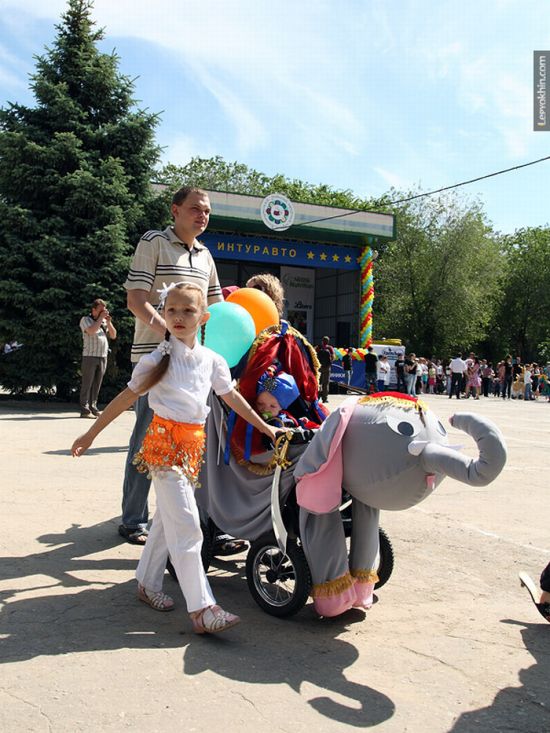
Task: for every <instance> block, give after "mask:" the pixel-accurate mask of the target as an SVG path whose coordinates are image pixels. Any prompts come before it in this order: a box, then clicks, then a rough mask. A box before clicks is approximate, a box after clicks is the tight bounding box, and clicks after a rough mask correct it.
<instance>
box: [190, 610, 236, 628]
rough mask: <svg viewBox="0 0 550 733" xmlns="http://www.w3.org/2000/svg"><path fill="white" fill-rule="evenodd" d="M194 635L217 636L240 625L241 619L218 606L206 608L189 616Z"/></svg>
mask: <svg viewBox="0 0 550 733" xmlns="http://www.w3.org/2000/svg"><path fill="white" fill-rule="evenodd" d="M190 616H191V622H192V624H193V631H194V632H195V634H219V633H220V631H226V630H227V629H230V628H231V627H232V626H236V625H237V624H238V623H240V621H241V619H240V618H239V617H238V616H235V614H233V613H228V612H227V611H224V610H223V609H222V608H220V606H208V607H207V608H203V609H202V610H201V611H197V612H195V613H193V614H190Z"/></svg>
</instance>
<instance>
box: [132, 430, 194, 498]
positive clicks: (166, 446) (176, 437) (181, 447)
mask: <svg viewBox="0 0 550 733" xmlns="http://www.w3.org/2000/svg"><path fill="white" fill-rule="evenodd" d="M204 441H205V433H204V425H197V424H196V423H195V424H193V423H185V422H176V421H175V420H167V419H165V418H163V417H159V416H158V415H153V419H152V420H151V424H150V425H149V427H148V429H147V433H146V434H145V438H144V439H143V445H142V446H141V448H140V450H139V451H138V452H137V453H136V455H135V456H134V459H133V463H134V464H135V466H136V468H137V470H138V471H140V472H141V473H148V474H150V473H151V472H152V471H158V470H164V471H168V470H170V469H171V468H174V469H175V470H176V471H179V472H181V473H182V474H183V475H184V476H185V477H186V478H187V479H189V481H190V482H191V483H192V484H194V485H195V486H198V477H199V471H200V467H201V463H202V458H203V453H204Z"/></svg>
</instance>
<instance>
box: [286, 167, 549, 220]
mask: <svg viewBox="0 0 550 733" xmlns="http://www.w3.org/2000/svg"><path fill="white" fill-rule="evenodd" d="M544 160H550V155H547V156H546V157H544V158H539V159H538V160H532V161H531V162H530V163H522V164H521V165H515V166H513V167H512V168H504V169H503V170H500V171H496V172H495V173H487V175H485V176H478V178H470V180H469V181H462V182H461V183H455V184H453V185H452V186H444V187H443V188H437V189H436V190H435V191H426V192H425V193H417V194H416V195H414V196H408V197H407V198H404V199H396V200H395V201H388V202H387V206H393V205H395V204H404V203H406V202H407V201H414V199H420V198H422V197H423V196H433V194H434V193H441V192H442V191H450V190H451V189H452V188H460V186H467V185H468V184H470V183H475V182H476V181H483V180H485V179H486V178H493V177H494V176H500V175H502V174H503V173H510V171H517V170H519V169H520V168H527V167H528V166H530V165H536V164H537V163H542V161H544ZM361 213H363V211H361V210H359V211H357V210H354V211H347V212H346V213H345V214H335V215H334V216H325V217H324V218H323V219H312V220H311V221H303V222H301V223H300V224H295V225H294V227H293V229H295V228H296V227H304V226H307V225H308V224H317V223H318V222H321V221H330V220H331V219H342V218H343V217H344V216H353V215H354V214H361ZM373 213H376V212H373Z"/></svg>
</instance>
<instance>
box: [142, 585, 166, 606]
mask: <svg viewBox="0 0 550 733" xmlns="http://www.w3.org/2000/svg"><path fill="white" fill-rule="evenodd" d="M138 598H139V600H140V601H143V603H146V604H147V605H148V606H151V608H154V609H155V611H173V610H174V600H173V599H172V598H170V596H168V595H166V593H163V592H162V591H161V590H157V591H152V590H147V589H146V588H145V587H144V586H143V585H141V583H138Z"/></svg>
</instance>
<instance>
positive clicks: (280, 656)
mask: <svg viewBox="0 0 550 733" xmlns="http://www.w3.org/2000/svg"><path fill="white" fill-rule="evenodd" d="M115 528H116V523H115V520H114V519H113V520H110V521H106V522H102V523H100V524H96V525H93V526H91V527H81V526H79V525H73V526H72V527H70V528H69V529H68V530H67V531H66V532H64V533H60V534H49V535H42V536H41V537H39V538H38V541H39V542H41V543H42V544H44V545H45V546H46V549H45V550H44V551H43V552H37V553H34V554H32V555H27V556H24V557H18V558H14V557H4V558H0V581H1V582H2V588H3V590H2V591H1V592H0V603H1V608H0V663H7V662H16V661H23V660H27V659H33V658H35V657H37V656H40V655H64V654H70V653H79V652H86V651H103V650H105V651H111V650H117V649H151V648H159V647H164V648H174V649H175V648H178V647H181V648H182V650H183V672H184V674H186V675H196V674H200V673H201V672H204V671H205V670H210V671H213V672H215V673H216V674H218V675H220V676H222V677H226V678H227V679H228V680H235V681H239V682H245V683H250V684H260V685H262V684H271V685H274V684H277V685H288V686H290V687H291V688H292V689H293V690H295V691H296V692H297V693H300V691H301V687H302V685H303V684H304V683H310V684H312V685H315V686H316V687H319V688H321V689H322V690H323V691H324V692H323V694H321V695H320V696H317V697H312V698H311V699H309V700H307V704H308V705H310V706H311V707H312V708H314V709H315V710H316V711H317V712H318V713H319V714H320V715H323V716H325V717H327V718H330V719H331V720H336V721H340V722H342V723H345V724H348V725H352V726H356V727H363V728H365V727H371V726H374V725H377V724H379V723H381V722H383V721H384V720H387V719H388V718H391V717H392V716H393V714H394V712H395V706H394V703H393V702H392V700H391V699H390V698H388V697H387V696H386V695H385V694H383V693H381V692H378V691H377V690H376V689H373V688H371V687H369V686H368V685H366V684H360V683H358V682H354V681H351V680H348V679H346V677H345V676H344V670H345V669H346V668H347V667H349V666H350V665H352V664H353V663H354V662H355V661H356V660H357V658H358V651H357V649H356V648H355V647H354V646H353V645H352V644H350V643H349V642H347V641H344V640H342V639H339V638H337V637H338V636H339V635H340V634H342V633H343V632H344V631H345V630H346V629H347V627H348V626H349V625H350V624H353V623H357V622H363V620H364V618H365V614H364V612H362V611H350V612H349V613H348V614H346V616H345V617H341V618H338V619H330V620H324V621H320V620H319V619H318V618H317V617H316V616H314V614H313V611H312V610H311V608H308V607H306V608H305V609H303V611H302V612H301V613H300V614H299V615H298V616H296V617H293V618H291V619H278V618H274V617H272V616H269V615H267V614H264V613H262V612H261V611H260V610H259V609H258V608H257V607H256V606H255V604H254V602H253V600H252V599H251V598H250V596H249V595H248V593H247V589H246V584H245V583H244V581H242V579H240V578H238V577H235V576H239V575H240V574H241V573H240V572H239V570H237V569H236V568H235V566H233V569H234V571H236V572H235V574H234V575H233V576H227V575H223V576H220V575H218V576H217V577H214V578H211V580H212V581H213V582H214V586H215V592H216V595H219V596H222V597H224V598H225V597H229V596H231V597H232V598H233V599H235V597H236V596H240V599H239V598H237V600H238V601H239V600H240V601H241V602H240V603H237V604H236V605H237V606H238V608H239V611H238V612H239V613H241V614H242V616H243V624H242V625H241V626H239V627H238V628H237V629H234V630H232V631H231V632H228V633H227V635H221V636H220V637H215V636H207V635H205V636H196V635H194V634H193V633H192V632H191V630H190V624H189V621H188V619H187V614H186V613H185V605H184V602H183V599H182V598H181V595H180V594H179V592H178V590H177V589H176V586H175V584H174V582H173V581H172V580H171V579H170V578H169V576H167V579H166V582H165V588H166V591H167V592H168V593H170V594H174V596H175V600H176V606H177V607H176V610H175V611H174V612H173V613H166V614H162V613H155V612H154V611H152V610H151V609H150V608H148V607H147V606H145V605H144V604H140V603H138V602H137V600H136V584H135V581H134V580H133V579H132V580H128V581H126V582H122V583H116V584H114V583H113V580H112V577H113V571H115V572H116V571H124V572H125V573H128V572H132V571H133V570H134V568H135V566H136V563H137V557H138V554H136V558H135V559H126V558H120V557H104V556H101V557H98V556H96V553H102V555H105V553H108V551H109V549H111V548H114V547H115V546H118V545H119V544H120V540H119V539H118V538H117V537H116V529H115ZM50 548H51V549H50ZM221 564H222V563H220V565H221ZM223 564H224V565H225V564H226V563H225V562H223ZM216 565H218V563H217V562H216ZM227 565H228V566H229V565H230V563H227ZM101 571H106V572H109V573H110V575H109V576H108V577H109V581H108V582H102V581H101V580H100V578H101V574H102V573H101ZM10 581H11V583H10ZM52 591H54V592H53V593H52ZM14 597H15V598H14ZM245 599H246V600H245ZM232 605H233V601H232ZM241 608H242V609H243V610H242V611H241ZM182 634H183V635H182ZM266 694H268V693H267V692H266ZM302 695H305V693H302ZM348 701H349V702H348ZM289 715H291V713H290V711H289ZM289 722H291V720H290V719H289Z"/></svg>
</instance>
